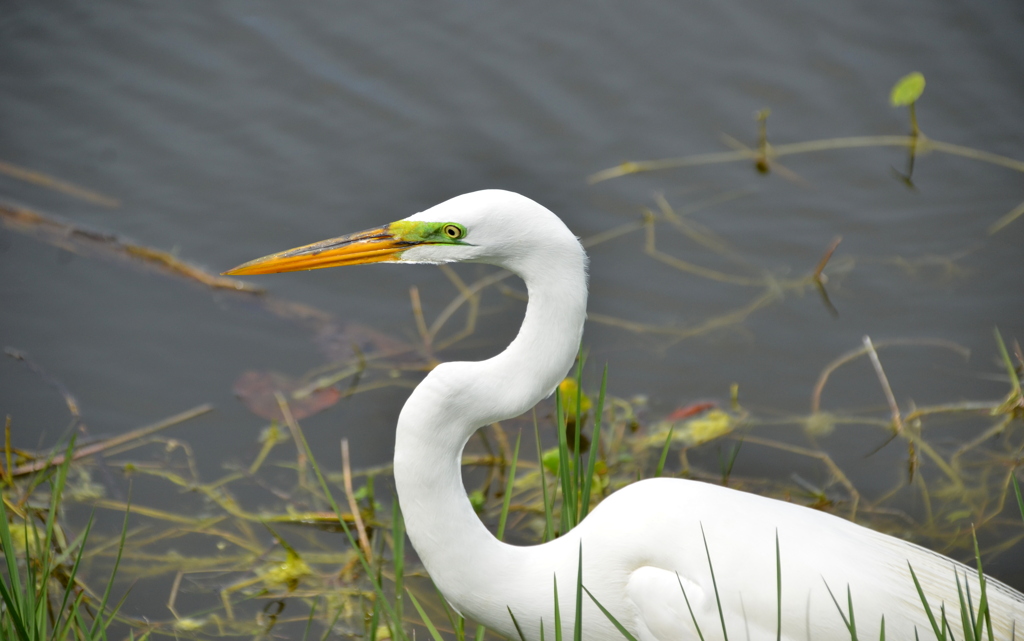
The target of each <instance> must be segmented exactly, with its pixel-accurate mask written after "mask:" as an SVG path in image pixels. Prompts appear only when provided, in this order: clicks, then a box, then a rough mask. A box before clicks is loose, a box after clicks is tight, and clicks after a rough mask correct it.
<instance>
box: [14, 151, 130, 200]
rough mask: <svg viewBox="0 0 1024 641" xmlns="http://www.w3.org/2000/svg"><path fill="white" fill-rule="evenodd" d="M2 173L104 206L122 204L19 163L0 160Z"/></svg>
mask: <svg viewBox="0 0 1024 641" xmlns="http://www.w3.org/2000/svg"><path fill="white" fill-rule="evenodd" d="M0 174H6V175H8V176H10V177H11V178H17V179H18V180H24V181H25V182H28V183H32V184H33V185H39V186H40V187H46V188H47V189H52V190H54V191H59V192H61V193H62V194H67V195H69V196H74V197H75V198H80V199H82V200H86V201H89V202H91V203H93V204H96V205H103V206H104V207H120V206H121V201H119V200H118V199H116V198H111V197H110V196H104V195H103V194H101V193H98V192H95V191H93V190H91V189H86V188H85V187H79V186H78V185H73V184H71V183H69V182H65V181H63V180H60V179H58V178H54V177H52V176H48V175H46V174H44V173H41V172H38V171H32V170H31V169H25V168H24V167H18V166H17V165H12V164H11V163H9V162H3V161H0Z"/></svg>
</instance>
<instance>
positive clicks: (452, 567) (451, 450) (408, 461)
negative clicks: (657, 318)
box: [395, 239, 587, 629]
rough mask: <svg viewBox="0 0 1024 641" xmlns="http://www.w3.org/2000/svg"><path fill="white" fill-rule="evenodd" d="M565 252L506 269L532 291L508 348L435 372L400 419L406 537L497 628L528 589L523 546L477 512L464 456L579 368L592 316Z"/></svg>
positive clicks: (441, 580) (571, 250) (447, 586)
mask: <svg viewBox="0 0 1024 641" xmlns="http://www.w3.org/2000/svg"><path fill="white" fill-rule="evenodd" d="M567 245H568V243H567ZM561 249H562V251H560V252H559V253H558V258H557V259H555V260H553V261H546V262H545V264H543V265H536V264H526V265H508V267H509V268H511V269H513V271H515V272H516V273H517V274H518V275H519V276H520V277H522V278H523V280H524V281H525V283H526V287H527V290H528V292H529V303H528V304H527V308H526V315H525V318H524V320H523V325H522V327H521V328H520V330H519V334H518V335H517V336H516V338H515V340H514V341H512V343H511V344H510V345H509V346H508V348H507V349H505V351H503V352H502V353H500V354H498V355H497V356H495V357H493V358H490V359H488V360H486V361H481V362H477V363H466V362H453V363H445V364H442V365H440V366H438V367H437V368H435V369H434V371H432V372H431V373H430V374H429V375H428V376H427V377H426V379H424V381H423V382H422V383H421V384H420V385H419V386H418V387H417V388H416V389H415V390H414V391H413V393H412V395H411V396H410V397H409V400H408V401H407V402H406V404H405V406H404V407H403V408H402V413H401V415H400V417H399V420H398V432H397V436H396V441H395V483H396V486H397V490H398V498H399V501H400V503H401V506H402V512H403V514H404V516H405V521H406V527H407V531H408V533H409V538H410V539H411V540H412V543H413V546H414V547H415V548H416V551H417V552H418V554H419V556H420V558H421V560H422V561H423V564H424V565H425V566H426V569H427V571H428V572H429V573H430V576H431V578H432V579H433V580H434V583H435V584H436V585H437V587H438V588H439V589H440V590H441V592H442V594H444V595H445V597H446V598H447V599H448V600H449V602H451V604H452V605H453V606H455V607H456V608H457V609H458V610H459V611H460V612H461V613H462V614H464V615H467V616H470V617H472V618H474V619H476V620H477V621H479V622H481V623H484V624H488V625H491V626H497V627H498V629H505V628H506V624H507V623H508V622H507V621H504V620H503V621H501V622H500V623H499V622H498V621H489V620H488V618H487V617H488V614H491V616H494V614H493V613H495V612H500V613H503V612H505V606H506V605H509V604H510V603H514V602H516V596H515V594H514V593H515V591H516V588H517V587H519V586H521V587H522V589H524V590H526V589H529V588H530V586H528V585H524V583H525V582H524V581H523V580H521V579H522V578H523V568H522V566H521V564H519V563H518V562H517V557H518V551H520V550H523V548H517V547H515V546H511V545H506V544H503V543H501V542H500V541H498V540H497V539H496V538H495V537H494V536H493V535H492V534H491V533H490V532H489V531H488V530H487V529H486V528H485V527H484V525H483V523H481V522H480V519H479V518H478V517H477V515H476V513H474V511H473V508H472V506H471V505H470V503H469V499H468V498H467V496H466V490H465V488H464V486H463V483H462V470H461V458H462V450H463V448H464V447H465V445H466V442H467V441H468V440H469V438H470V437H471V436H472V435H473V433H474V432H476V430H477V429H478V428H480V427H482V426H484V425H488V424H490V423H493V422H495V421H500V420H503V419H507V418H512V417H515V416H518V415H520V414H522V413H524V412H526V411H528V410H529V409H530V408H532V407H533V406H534V405H535V404H536V403H537V402H538V401H540V400H541V399H542V398H544V397H546V396H548V395H550V394H551V392H552V391H553V390H554V389H555V387H556V386H557V385H558V383H559V382H560V381H561V380H562V379H563V378H564V377H565V375H566V373H567V372H568V371H569V369H570V367H572V364H573V361H574V359H575V356H576V352H577V349H578V347H579V341H580V337H581V336H582V333H583V322H584V320H585V318H586V304H587V283H586V255H585V254H584V253H583V250H582V248H581V247H580V246H579V244H578V243H577V242H576V241H575V239H573V241H572V246H567V247H564V248H561ZM517 578H519V579H520V580H518V581H517Z"/></svg>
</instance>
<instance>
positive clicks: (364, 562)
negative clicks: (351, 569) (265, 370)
mask: <svg viewBox="0 0 1024 641" xmlns="http://www.w3.org/2000/svg"><path fill="white" fill-rule="evenodd" d="M296 431H297V433H298V436H299V439H300V440H301V441H302V448H303V449H304V450H305V451H306V456H307V457H309V463H310V465H311V466H312V467H313V472H314V473H315V474H316V478H317V482H319V483H320V489H321V490H323V493H324V495H325V496H326V497H327V502H328V503H329V504H330V506H331V509H332V510H334V514H335V515H337V517H338V523H340V524H341V530H342V532H344V533H345V538H347V539H348V543H349V545H350V546H351V547H352V550H353V551H354V552H355V554H356V558H357V559H359V564H360V565H361V566H362V568H363V572H365V573H366V576H367V577H370V584H371V585H372V586H373V591H374V593H375V594H376V595H377V598H378V599H380V601H381V605H382V606H383V607H384V612H385V613H386V614H387V616H388V618H389V619H390V620H391V621H392V622H394V626H393V627H394V629H395V632H397V633H398V637H399V639H401V640H402V641H408V637H407V636H406V634H405V631H404V630H403V629H402V621H401V619H398V618H397V617H396V616H395V610H394V608H392V607H391V604H390V603H388V601H387V598H385V596H384V588H383V587H382V586H381V583H380V581H379V580H377V579H376V575H375V574H374V572H373V568H372V567H370V561H369V559H367V558H366V555H364V554H363V550H362V548H361V547H360V546H359V542H358V541H357V540H356V537H355V535H354V534H353V533H352V529H351V528H350V527H349V526H348V524H347V523H345V519H344V518H342V513H341V508H339V507H338V502H337V501H335V500H334V495H333V494H331V489H330V487H328V485H327V479H325V478H324V475H323V472H321V471H320V466H319V465H318V464H317V462H316V457H314V456H313V450H312V449H311V448H310V447H309V442H308V441H307V440H306V435H305V434H304V433H303V432H302V428H301V427H300V428H299V429H298V430H296Z"/></svg>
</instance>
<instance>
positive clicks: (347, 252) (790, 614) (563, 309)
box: [226, 190, 1024, 641]
mask: <svg viewBox="0 0 1024 641" xmlns="http://www.w3.org/2000/svg"><path fill="white" fill-rule="evenodd" d="M386 261H390V262H400V263H428V264H434V263H448V262H454V261H468V262H480V263H488V264H491V265H497V266H499V267H504V268H505V269H508V270H511V271H512V272H514V273H516V274H518V275H519V276H520V277H521V278H522V279H523V281H525V283H526V287H527V289H528V291H529V303H528V305H527V308H526V316H525V318H524V320H523V325H522V327H521V328H520V330H519V334H518V335H517V336H516V338H515V340H513V341H512V343H511V344H510V345H509V346H508V348H507V349H505V351H503V352H501V353H500V354H498V355H497V356H494V357H493V358H490V359H487V360H485V361H481V362H474V363H470V362H450V363H443V364H441V365H438V366H437V367H436V368H435V369H434V370H433V371H432V372H430V374H428V375H427V377H426V378H425V379H424V380H423V382H422V383H420V385H419V386H418V387H417V388H416V389H415V390H414V391H413V393H412V394H411V395H410V396H409V400H408V401H407V402H406V404H405V406H404V407H403V408H402V412H401V415H400V416H399V419H398V433H397V438H396V442H395V467H394V473H395V484H396V486H397V490H398V498H399V502H400V503H401V506H402V511H403V513H404V514H405V520H406V523H407V528H408V533H409V538H410V539H411V540H412V543H413V546H414V547H415V548H416V551H417V552H418V553H419V556H420V558H421V560H422V561H423V564H424V565H425V566H426V569H427V571H428V572H429V573H430V576H431V578H432V579H433V580H434V583H435V584H437V587H438V588H439V589H440V590H441V593H442V594H444V596H445V598H446V599H447V600H448V601H449V602H450V603H451V605H452V606H453V607H454V608H455V609H456V610H458V611H459V612H460V613H462V614H464V615H466V616H467V617H469V618H471V619H474V620H476V621H478V622H479V623H482V624H484V625H486V626H487V627H489V628H490V629H492V630H496V631H498V632H501V633H502V634H504V635H506V636H508V637H509V638H510V639H517V638H519V632H517V630H516V629H515V626H514V624H513V620H512V617H511V616H510V614H509V613H510V612H511V613H512V614H513V615H514V616H515V619H516V621H517V622H518V624H519V626H520V627H521V629H522V632H523V634H524V635H525V637H526V638H528V639H539V638H540V634H541V625H542V622H543V630H544V631H545V635H546V637H547V638H549V639H552V638H554V625H555V623H554V607H553V604H554V597H553V594H554V582H555V580H556V579H557V585H558V588H559V590H558V594H559V598H560V611H561V613H562V621H563V626H565V630H564V632H563V634H570V633H571V630H570V629H569V628H570V627H571V626H572V624H573V615H572V613H573V612H574V611H575V605H576V604H575V593H576V583H577V570H578V559H579V556H580V550H581V549H582V559H583V568H582V574H583V584H584V586H585V587H586V588H587V589H588V590H589V591H590V592H591V593H592V594H593V597H594V598H596V599H597V601H599V602H600V603H601V604H602V605H603V606H604V607H605V608H607V609H608V611H610V612H611V614H612V615H614V617H615V618H616V619H617V620H618V621H619V622H620V623H621V624H622V625H624V626H625V628H626V629H627V630H629V631H630V633H631V634H632V635H633V636H635V637H636V638H638V639H640V640H641V641H655V640H657V641H667V640H670V639H696V638H697V634H696V630H695V625H694V620H696V621H697V622H698V624H699V625H700V628H701V631H702V632H703V635H704V638H705V639H719V638H722V636H723V633H722V627H723V625H724V627H725V628H726V629H727V630H728V631H729V633H730V634H731V635H732V638H734V639H776V635H777V630H778V629H779V627H780V626H781V634H782V638H783V639H789V640H792V641H795V640H797V639H799V640H801V641H803V640H806V639H815V640H819V641H821V640H834V639H849V638H850V633H849V631H848V629H847V627H846V624H845V623H844V621H843V617H844V616H845V617H846V618H847V619H849V618H854V617H855V622H856V626H857V633H858V636H860V638H862V639H877V638H879V632H880V628H881V622H882V618H883V615H884V626H885V635H886V638H889V639H914V638H915V633H916V634H918V635H920V638H922V639H927V638H932V636H933V632H932V629H931V623H930V622H929V620H928V617H927V615H926V614H925V612H924V609H923V607H922V604H921V597H920V596H919V594H918V592H917V589H916V588H915V584H914V580H913V579H912V578H911V573H910V567H913V570H914V572H915V573H916V575H917V578H918V580H919V581H920V583H921V586H922V589H923V591H924V594H925V595H926V597H927V599H928V603H929V604H930V605H931V608H932V611H933V612H934V613H935V616H936V617H937V618H939V625H940V627H941V626H942V625H943V624H942V622H941V615H940V608H941V607H944V608H945V615H946V618H947V620H948V625H949V627H950V628H951V629H952V631H953V632H954V634H955V637H956V638H957V639H963V638H964V635H963V633H962V626H961V615H960V599H959V596H958V592H957V577H959V580H960V583H961V585H963V586H964V588H965V589H967V587H968V586H969V590H970V594H971V599H972V601H973V603H974V605H975V608H976V607H977V605H978V599H979V594H980V590H979V585H978V575H977V572H976V571H975V570H972V569H970V568H968V567H967V566H964V565H962V564H960V563H957V562H955V561H953V560H951V559H949V558H947V557H944V556H942V555H940V554H937V553H935V552H931V551H929V550H926V549H924V548H922V547H919V546H917V545H914V544H912V543H908V542H906V541H902V540H899V539H896V538H894V537H891V536H887V535H884V534H880V533H878V532H875V531H872V530H869V529H867V528H864V527H861V526H859V525H856V524H854V523H851V522H849V521H846V520H844V519H841V518H839V517H836V516H832V515H830V514H826V513H823V512H819V511H816V510H813V509H809V508H806V507H802V506H798V505H794V504H791V503H785V502H782V501H777V500H773V499H768V498H764V497H760V496H755V495H753V494H747V493H744V492H740V491H736V490H732V489H728V488H724V487H719V486H715V485H711V484H708V483H702V482H698V481H688V480H681V479H651V480H646V481H641V482H638V483H635V484H633V485H630V486H628V487H625V488H623V489H621V490H619V491H617V492H615V493H613V494H612V495H611V496H609V497H608V498H606V499H605V500H604V501H603V502H601V503H600V504H599V505H598V506H597V507H596V508H594V510H593V511H592V512H591V513H590V514H589V515H588V516H587V517H586V518H585V519H584V520H583V521H582V522H581V523H580V524H579V525H578V526H577V527H576V528H575V529H573V530H572V531H570V532H566V533H565V534H563V535H562V536H561V537H560V538H558V539H555V540H553V541H550V542H548V543H544V544H542V545H534V546H526V547H520V546H515V545H509V544H506V543H502V542H501V541H498V540H497V539H496V538H495V537H494V536H493V535H492V534H491V533H490V532H489V531H488V530H487V529H486V527H484V525H483V524H482V523H481V521H480V519H479V518H477V515H476V513H475V512H474V511H473V508H472V507H471V505H470V502H469V500H468V498H467V496H466V491H465V488H464V486H463V483H462V474H461V469H460V461H461V457H462V451H463V448H464V447H465V445H466V442H467V441H468V440H469V438H470V437H471V436H472V435H473V433H474V432H475V431H476V430H477V429H478V428H480V427H482V426H484V425H488V424H490V423H493V422H495V421H500V420H503V419H507V418H510V417H514V416H518V415H520V414H522V413H523V412H526V411H527V410H529V409H530V408H531V407H533V406H534V405H535V404H536V403H537V402H538V401H540V400H541V399H543V398H545V397H547V396H548V395H550V394H551V393H552V391H553V390H554V389H555V387H556V385H558V383H559V381H561V380H562V379H563V377H564V376H565V375H566V373H567V371H568V370H569V368H570V367H571V365H572V363H573V360H574V357H575V355H576V349H577V346H578V345H579V342H580V337H581V335H582V332H583V321H584V319H585V317H586V304H587V271H586V270H587V256H586V254H585V253H584V251H583V248H582V247H581V246H580V243H579V242H578V240H577V239H576V237H575V236H574V235H573V234H572V232H570V231H569V229H568V228H567V227H566V226H565V225H564V224H563V223H562V221H561V220H560V219H559V218H558V217H557V216H555V215H554V214H553V213H552V212H550V211H549V210H547V209H546V208H544V207H542V206H541V205H539V204H537V203H535V202H533V201H532V200H530V199H528V198H526V197H524V196H520V195H518V194H514V193H511V192H507V191H498V190H488V191H478V192H474V193H469V194H464V195H462V196H458V197H456V198H453V199H451V200H449V201H447V202H444V203H441V204H439V205H436V206H434V207H432V208H430V209H428V210H426V211H424V212H422V213H418V214H416V215H414V216H411V217H409V218H406V219H404V220H400V221H398V222H394V223H391V224H389V225H385V226H383V227H378V228H376V229H370V230H367V231H364V232H360V233H357V234H352V235H349V236H342V237H340V238H334V239H331V240H325V241H322V242H319V243H314V244H312V245H307V246H304V247H299V248H296V249H292V250H289V251H285V252H281V253H278V254H273V255H271V256H267V257H264V258H260V259H258V260H254V261H252V262H249V263H246V264H244V265H241V266H239V267H236V268H235V269H233V270H231V271H229V272H226V274H229V275H246V274H267V273H273V272H285V271H294V270H302V269H318V268H321V267H332V266H335V265H354V264H360V263H375V262H386ZM776 540H777V541H778V546H779V555H780V556H779V558H780V559H781V568H782V570H781V582H782V587H781V622H780V621H779V617H778V614H777V612H778V610H779V608H780V605H779V603H780V592H779V591H778V590H777V588H776V579H777V574H776V568H777V564H776ZM705 541H706V545H707V549H706V550H705ZM709 557H710V559H711V561H712V563H713V570H714V577H712V573H711V567H709V562H708V558H709ZM716 585H717V592H718V596H719V598H720V601H721V620H720V615H719V607H718V601H716V596H715V586H716ZM830 591H831V594H830ZM987 594H988V603H989V607H990V609H991V613H992V628H993V630H994V632H995V636H996V638H997V639H1008V638H1010V636H1011V635H1012V634H1013V631H1014V628H1015V623H1016V622H1021V623H1022V631H1024V595H1022V594H1021V593H1019V592H1017V591H1015V590H1013V589H1011V588H1009V587H1007V586H1006V585H1004V584H1002V583H999V582H998V581H995V580H993V579H987ZM833 595H834V597H835V598H834V599H833ZM687 600H688V602H689V603H688V604H687ZM849 600H852V603H853V608H854V612H853V614H854V617H851V616H850V613H849V611H848V603H849ZM583 601H584V603H583V626H584V630H583V634H582V638H584V639H587V640H601V639H609V640H610V639H622V638H623V637H622V635H621V633H620V632H619V631H618V630H616V629H615V628H614V627H613V625H612V623H610V621H609V620H608V618H607V617H606V616H605V615H604V614H603V613H602V612H600V610H599V609H598V608H597V606H595V604H594V603H593V601H592V599H591V598H589V597H588V596H586V595H584V596H583ZM840 607H841V610H842V614H841V612H840ZM691 609H692V614H691ZM566 638H571V637H566Z"/></svg>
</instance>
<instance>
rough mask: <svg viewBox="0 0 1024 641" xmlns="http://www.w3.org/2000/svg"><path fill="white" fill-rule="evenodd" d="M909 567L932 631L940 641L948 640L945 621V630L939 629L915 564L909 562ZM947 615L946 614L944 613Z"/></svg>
mask: <svg viewBox="0 0 1024 641" xmlns="http://www.w3.org/2000/svg"><path fill="white" fill-rule="evenodd" d="M907 567H909V568H910V577H911V578H912V579H914V587H916V588H917V596H918V597H919V598H920V599H921V605H922V606H923V607H924V613H925V614H927V615H928V623H930V624H931V626H932V632H934V633H935V638H936V639H937V640H938V641H946V633H945V627H946V626H945V623H943V626H942V627H943V630H941V631H940V630H939V624H938V622H936V621H935V615H934V614H932V608H931V606H930V605H928V597H926V596H925V595H924V589H923V588H921V582H920V581H918V580H917V574H916V573H915V572H914V566H912V565H910V563H909V562H908V563H907ZM943 616H945V615H943Z"/></svg>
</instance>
